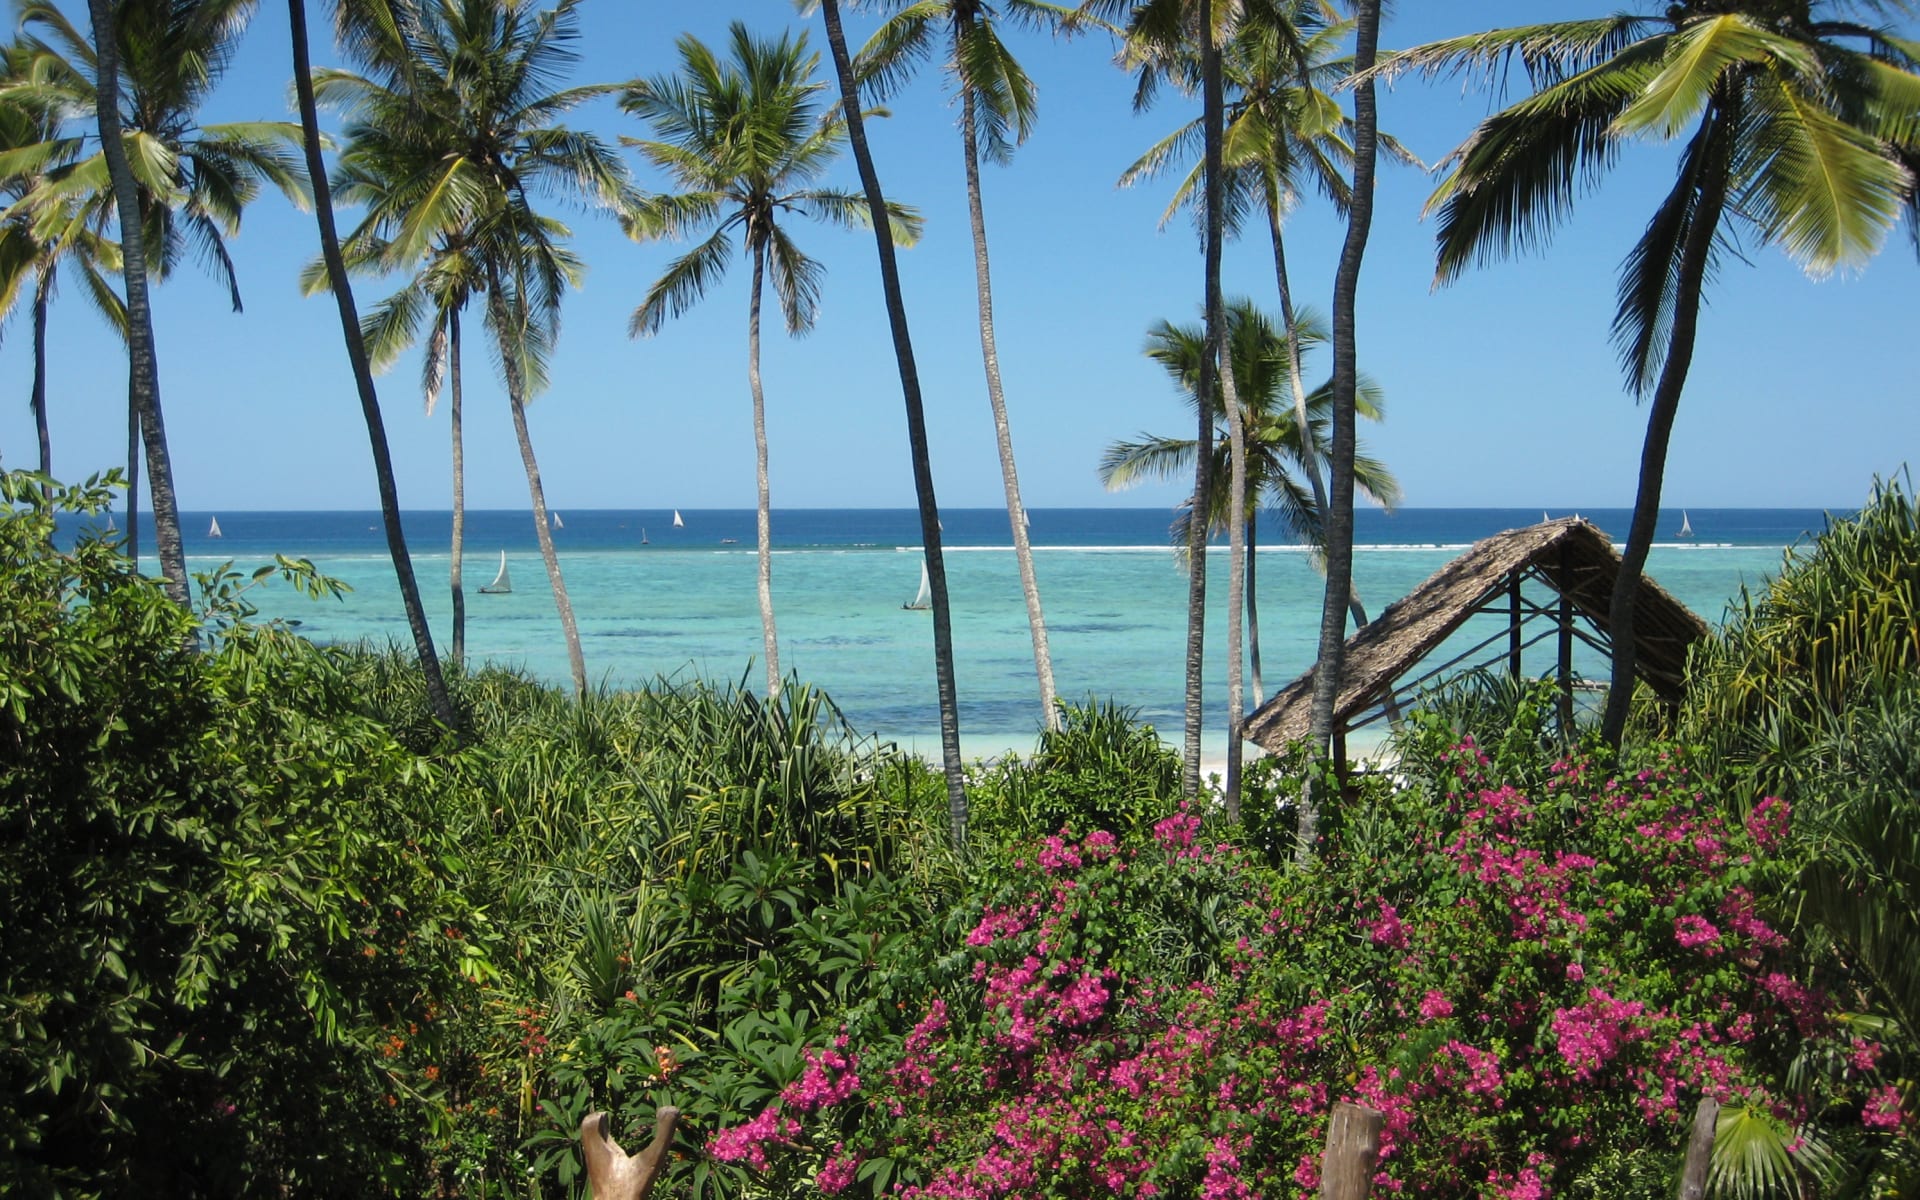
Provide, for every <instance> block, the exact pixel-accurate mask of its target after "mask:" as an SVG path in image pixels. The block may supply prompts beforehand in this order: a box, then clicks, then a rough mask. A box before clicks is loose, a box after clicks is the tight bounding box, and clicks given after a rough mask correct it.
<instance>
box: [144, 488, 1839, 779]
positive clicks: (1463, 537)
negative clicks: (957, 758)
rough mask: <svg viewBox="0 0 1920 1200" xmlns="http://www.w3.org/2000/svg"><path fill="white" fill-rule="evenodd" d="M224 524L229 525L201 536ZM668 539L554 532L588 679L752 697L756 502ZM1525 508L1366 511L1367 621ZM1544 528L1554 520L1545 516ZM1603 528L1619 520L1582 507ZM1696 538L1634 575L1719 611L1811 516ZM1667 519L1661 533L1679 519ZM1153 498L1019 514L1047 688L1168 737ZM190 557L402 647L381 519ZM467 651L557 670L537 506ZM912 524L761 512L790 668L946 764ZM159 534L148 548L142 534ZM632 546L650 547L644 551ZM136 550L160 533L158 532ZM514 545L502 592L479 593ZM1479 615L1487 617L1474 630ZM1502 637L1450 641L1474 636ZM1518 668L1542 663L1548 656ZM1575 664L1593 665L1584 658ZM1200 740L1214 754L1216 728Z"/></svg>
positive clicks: (1013, 586) (997, 742) (1020, 712)
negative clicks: (294, 572) (1026, 527)
mask: <svg viewBox="0 0 1920 1200" xmlns="http://www.w3.org/2000/svg"><path fill="white" fill-rule="evenodd" d="M215 515H217V516H218V518H219V521H220V524H221V527H222V530H223V534H224V536H223V537H221V538H220V539H218V540H215V539H212V538H209V537H208V536H206V531H207V529H208V526H209V524H210V522H211V520H212V518H213V517H214V516H215ZM682 515H683V517H684V520H685V525H684V527H683V528H677V529H676V528H674V527H673V524H672V517H673V514H672V513H671V512H669V511H665V510H660V511H631V512H622V511H593V512H587V511H582V512H567V513H563V514H562V519H563V521H564V523H565V524H564V528H561V529H558V530H556V531H555V539H556V541H557V543H558V546H559V551H560V557H561V565H562V569H563V571H564V572H565V576H566V581H567V587H568V590H569V592H570V594H571V597H572V600H573V606H574V610H575V613H576V615H577V617H578V619H579V624H580V633H581V640H582V643H583V647H584V652H585V655H586V661H587V669H588V672H589V675H590V676H591V677H592V678H593V679H594V680H595V681H596V682H598V683H600V684H602V685H604V686H607V687H631V686H636V685H641V684H645V683H647V682H649V681H651V680H653V679H655V678H658V677H662V676H666V677H672V678H680V679H689V678H709V679H716V680H726V681H738V680H744V681H745V682H746V683H747V685H748V686H749V687H753V688H755V689H757V688H758V687H759V686H760V685H761V681H762V668H761V667H760V666H759V664H758V655H759V652H760V646H761V634H760V624H759V615H758V610H757V608H756V605H755V601H754V566H755V561H754V560H755V555H754V552H753V536H754V534H753V513H752V512H751V511H750V510H740V511H733V510H729V511H698V512H696V511H692V510H689V511H687V512H685V513H684V514H682ZM1539 515H1540V514H1539V512H1538V510H1526V511H1512V510H1494V509H1403V510H1401V511H1400V512H1398V513H1395V514H1392V515H1391V516H1389V515H1387V514H1384V513H1380V512H1374V511H1363V512H1361V513H1359V514H1358V527H1359V528H1358V531H1357V536H1356V543H1357V545H1356V554H1355V566H1354V578H1355V584H1356V587H1357V588H1358V590H1359V592H1360V595H1361V597H1362V599H1363V601H1364V602H1365V603H1366V604H1367V606H1368V608H1369V610H1370V611H1373V612H1377V611H1378V610H1379V609H1380V608H1382V607H1384V606H1385V605H1386V604H1387V603H1389V602H1391V601H1393V600H1395V599H1398V598H1399V597H1401V596H1403V595H1405V594H1406V593H1407V592H1409V591H1410V590H1411V589H1412V588H1414V587H1415V586H1416V585H1418V584H1419V583H1420V582H1421V581H1422V580H1423V579H1425V578H1426V577H1427V576H1428V575H1430V574H1431V573H1432V572H1433V571H1435V570H1436V569H1438V568H1439V567H1440V566H1441V565H1442V564H1444V563H1445V562H1447V561H1448V560H1449V559H1451V558H1452V557H1454V556H1455V555H1457V554H1459V553H1460V552H1461V551H1462V550H1464V549H1465V548H1466V547H1467V546H1468V545H1470V544H1471V543H1472V542H1473V541H1474V540H1476V539H1477V538H1480V537H1484V536H1486V535H1487V534H1490V533H1493V532H1496V531H1498V530H1501V529H1508V528H1513V527H1515V526H1519V525H1524V524H1528V523H1530V522H1532V521H1536V520H1538V519H1539ZM1554 515H1556V516H1558V515H1566V514H1564V513H1555V514H1554ZM1585 515H1586V516H1587V517H1588V519H1590V520H1593V521H1595V522H1596V523H1597V524H1599V525H1600V526H1601V528H1603V529H1606V530H1608V531H1609V532H1611V533H1613V534H1614V536H1615V537H1616V538H1617V537H1619V536H1621V535H1622V533H1623V531H1624V530H1625V528H1626V524H1627V516H1628V514H1627V513H1626V512H1624V511H1598V512H1592V513H1587V514H1585ZM1690 516H1691V520H1692V525H1693V529H1694V531H1695V535H1696V537H1695V539H1694V540H1692V541H1684V542H1681V541H1663V542H1662V543H1661V544H1658V545H1657V546H1656V548H1655V549H1654V551H1653V553H1652V556H1651V558H1650V559H1649V562H1648V571H1649V574H1650V575H1652V576H1653V578H1655V579H1656V580H1657V581H1658V582H1659V583H1660V585H1661V586H1663V587H1665V588H1666V589H1667V590H1668V591H1669V592H1671V593H1673V594H1674V595H1675V596H1676V597H1678V598H1679V599H1680V600H1681V601H1682V602H1683V603H1685V604H1686V605H1688V606H1689V607H1690V608H1692V609H1693V610H1694V611H1695V612H1697V613H1699V614H1700V615H1701V616H1703V617H1705V618H1706V619H1708V620H1709V621H1716V622H1717V621H1718V620H1720V619H1721V617H1722V616H1723V614H1724V609H1725V606H1726V604H1727V603H1728V601H1729V600H1730V599H1731V598H1732V597H1733V596H1734V595H1735V594H1736V593H1737V591H1738V590H1739V588H1740V587H1741V585H1742V584H1743V583H1744V584H1747V585H1749V586H1752V585H1756V584H1758V583H1759V582H1760V581H1761V580H1762V579H1763V577H1764V576H1766V575H1768V574H1771V573H1772V572H1774V571H1776V570H1777V569H1778V567H1779V564H1780V558H1781V551H1782V549H1783V548H1784V547H1786V546H1788V545H1789V544H1791V543H1793V542H1794V541H1796V540H1798V539H1799V538H1800V537H1801V536H1802V534H1803V533H1804V532H1805V531H1808V530H1812V529H1818V528H1819V527H1820V525H1821V522H1822V514H1821V513H1819V512H1817V511H1808V510H1753V509H1745V510H1721V511H1708V510H1696V511H1694V512H1693V513H1691V514H1690ZM1680 520H1681V514H1680V513H1679V512H1677V511H1676V512H1674V513H1672V514H1670V515H1668V516H1664V517H1663V519H1662V521H1661V523H1660V528H1661V529H1663V530H1676V529H1678V527H1679V525H1680ZM942 521H943V524H944V526H945V530H946V533H945V541H946V543H947V545H946V549H947V554H946V564H947V573H948V581H949V589H950V595H951V607H952V614H953V626H954V643H955V651H956V659H957V661H956V667H955V674H956V678H957V681H958V685H959V693H960V702H961V728H962V732H963V738H964V747H965V749H966V752H967V753H968V754H969V755H970V756H977V755H985V754H995V753H1000V752H1003V751H1005V750H1008V749H1012V748H1024V747H1030V746H1031V744H1032V739H1033V736H1034V734H1035V732H1036V730H1037V729H1038V725H1039V700H1038V689H1037V686H1036V684H1035V682H1034V675H1033V660H1032V650H1031V643H1030V641H1029V634H1028V630H1027V621H1026V610H1025V606H1024V604H1023V603H1022V600H1021V596H1020V586H1019V575H1018V572H1017V568H1016V565H1015V562H1014V557H1013V552H1012V549H1011V545H1010V536H1009V531H1008V525H1007V519H1006V514H1005V513H1004V512H1002V511H999V510H991V509H964V510H948V511H946V512H943V513H942ZM1168 522H1169V514H1168V513H1167V512H1166V511H1165V510H1160V509H1086V510H1069V509H1053V510H1048V509H1040V510H1034V511H1033V512H1032V513H1031V514H1030V527H1031V530H1032V537H1033V541H1034V543H1035V547H1036V548H1035V571H1036V573H1037V574H1038V577H1039V582H1040V589H1041V596H1042V601H1043V603H1044V605H1045V608H1046V615H1047V624H1048V632H1049V635H1050V639H1051V647H1052V654H1053V662H1054V672H1055V678H1056V682H1057V686H1058V689H1059V692H1060V694H1061V696H1062V697H1064V698H1068V699H1086V698H1088V697H1098V698H1100V699H1103V700H1104V699H1109V698H1111V699H1114V700H1117V701H1119V702H1120V703H1122V704H1125V705H1128V706H1130V707H1133V708H1135V709H1137V710H1138V711H1139V713H1140V715H1141V716H1142V717H1143V718H1144V719H1145V720H1148V721H1150V722H1152V723H1153V724H1154V725H1155V726H1157V727H1158V728H1159V729H1160V730H1161V731H1162V732H1163V734H1165V735H1167V736H1169V738H1170V739H1177V736H1178V731H1179V729H1180V724H1181V697H1182V661H1183V658H1182V656H1183V653H1184V646H1185V636H1186V615H1185V614H1186V596H1187V591H1186V582H1185V576H1184V573H1183V571H1182V570H1181V568H1180V566H1179V564H1178V562H1177V560H1176V559H1175V556H1174V554H1173V553H1172V551H1171V549H1170V548H1169V546H1168V542H1167V527H1168ZM183 523H184V525H185V527H186V529H187V531H188V556H189V567H190V569H192V570H195V571H204V570H210V569H212V568H214V567H216V566H217V565H219V563H221V562H223V561H226V560H228V559H232V560H234V561H235V562H237V563H238V564H239V565H240V566H241V567H243V568H250V567H252V566H254V565H258V564H260V563H263V562H268V561H271V557H272V555H273V554H275V553H281V554H287V555H291V556H295V557H308V558H311V559H313V561H314V562H315V564H316V565H317V566H318V567H319V568H320V570H321V571H323V572H325V573H326V574H329V575H333V576H336V577H338V578H340V579H343V580H345V581H346V582H347V583H349V584H350V585H351V586H352V588H353V591H352V592H351V593H350V594H349V595H348V596H347V597H346V598H345V599H344V600H343V601H339V602H333V601H326V602H318V603H315V602H309V601H307V600H305V599H304V598H301V597H299V596H296V595H294V594H293V593H292V592H291V590H290V589H287V588H285V587H284V586H282V587H278V588H270V589H267V590H265V591H264V592H261V593H257V594H256V598H257V599H258V600H259V601H260V602H261V605H262V609H263V611H264V613H265V614H266V615H269V616H280V617H287V618H292V619H297V620H299V621H300V622H301V627H302V630H303V632H305V633H306V634H307V635H308V636H310V637H312V638H314V639H316V640H319V641H323V642H355V641H362V640H366V641H372V642H375V643H385V642H389V641H398V642H405V641H406V640H407V638H406V631H405V626H404V623H403V621H402V619H401V615H400V604H399V600H398V593H397V589H396V587H395V584H394V579H393V571H392V566H391V563H390V561H389V559H388V558H387V554H386V546H385V541H384V540H383V538H382V537H381V533H380V530H379V519H378V514H376V513H365V512H334V513H321V512H298V513H268V512H258V513H243V512H223V513H219V514H211V513H193V514H187V515H185V516H184V517H183ZM406 527H407V531H408V538H409V542H410V546H411V549H412V553H413V557H414V563H415V569H416V571H417V572H418V574H419V577H420V581H421V586H422V589H423V592H424V594H425V598H426V603H427V609H428V615H429V618H430V620H431V621H432V623H433V625H434V628H435V630H436V633H437V634H438V636H439V638H440V639H441V642H442V645H443V646H444V643H445V638H446V636H447V629H448V622H449V614H450V611H451V603H450V600H449V595H448V587H447V571H448V561H449V559H448V552H447V546H448V540H449V533H450V529H451V518H450V516H449V514H447V513H444V512H441V513H431V512H420V513H410V514H408V515H407V517H406ZM467 529H468V535H467V537H468V540H467V555H466V580H465V582H466V591H467V613H468V629H467V650H468V654H469V656H470V657H471V658H474V659H491V660H493V661H495V662H500V663H506V664H511V665H514V666H517V667H520V668H522V669H524V670H526V671H529V672H531V673H533V674H534V675H537V676H539V677H541V678H543V679H546V680H550V681H553V682H564V681H565V679H566V678H567V667H566V655H565V651H564V648H563V646H562V643H561V637H560V627H559V621H558V618H557V617H556V616H555V613H554V605H553V598H552V594H551V592H550V591H549V588H548V584H547V579H546V575H545V571H544V569H543V567H542V565H541V562H540V558H539V554H538V550H537V546H536V542H535V538H534V531H533V528H532V519H531V517H530V516H529V515H528V514H526V513H524V512H477V513H470V514H469V515H468V525H467ZM918 529H919V527H918V519H917V516H916V515H915V514H914V513H913V512H912V511H911V510H878V509H853V510H807V511H792V512H779V513H776V514H775V517H774V542H775V558H774V565H773V588H774V602H775V610H776V616H777V618H778V622H779V630H780V643H781V655H782V659H781V663H782V666H783V668H784V669H786V670H788V671H790V672H796V673H797V674H798V675H799V676H800V677H801V678H802V679H805V680H807V681H809V682H811V683H814V684H816V685H819V686H820V687H822V688H823V689H825V690H826V691H827V693H828V694H829V695H831V696H832V697H833V699H834V701H835V702H836V703H837V704H838V705H839V706H840V708H841V709H842V711H843V712H844V713H845V715H846V717H847V719H848V720H849V721H850V722H851V723H852V724H853V726H854V727H855V728H857V729H859V730H862V731H866V732H871V733H875V734H878V735H880V736H882V737H884V738H887V739H891V740H897V741H900V742H902V743H905V744H908V745H910V746H912V747H913V748H915V749H917V750H919V751H921V752H937V747H938V739H937V733H936V731H937V729H938V715H937V707H936V702H935V696H934V683H933V657H932V656H933V647H932V643H933V637H932V622H931V619H930V615H929V614H928V613H926V612H915V611H905V610H903V609H902V607H901V605H902V604H903V602H905V601H906V600H908V599H909V598H910V597H911V596H912V595H913V593H914V591H915V589H916V587H917V585H918V583H919V577H920V559H921V552H920V548H919V534H918ZM149 536H150V535H149ZM643 537H644V538H645V542H644V543H643V542H642V538H643ZM148 545H149V549H150V545H151V543H150V542H149V544H148ZM502 551H504V552H505V553H506V555H507V560H508V564H509V569H510V571H511V575H512V582H513V589H514V590H513V591H512V593H511V594H507V595H481V594H480V592H479V588H480V586H481V585H483V584H485V583H487V582H488V581H489V580H491V579H492V578H493V576H494V573H495V571H496V570H497V568H498V565H499V557H500V553H501V552H502ZM1208 557H1209V560H1210V579H1211V581H1212V593H1211V594H1212V597H1213V603H1212V609H1213V621H1212V624H1211V626H1210V628H1209V631H1208V638H1209V646H1210V648H1212V650H1213V653H1212V655H1211V661H1210V665H1209V675H1208V680H1207V684H1208V693H1207V698H1208V704H1209V708H1210V719H1209V727H1210V728H1215V729H1219V728H1222V727H1223V726H1224V720H1225V706H1226V695H1225V692H1226V688H1225V669H1224V663H1223V662H1222V661H1221V657H1220V650H1219V648H1220V647H1221V646H1223V644H1224V637H1225V630H1224V625H1225V621H1224V612H1225V609H1224V597H1225V593H1226V561H1225V552H1224V548H1223V547H1216V548H1215V550H1214V552H1213V553H1211V554H1210V555H1209V556H1208ZM1257 586H1258V593H1257V594H1258V612H1259V628H1260V649H1261V659H1262V661H1261V666H1262V674H1263V677H1264V679H1263V681H1264V684H1265V687H1266V690H1267V692H1268V693H1269V694H1271V693H1272V692H1273V691H1274V690H1276V689H1277V688H1278V687H1281V686H1284V685H1285V684H1286V683H1287V682H1288V681H1289V680H1291V679H1293V678H1294V677H1296V676H1297V675H1299V674H1300V673H1301V672H1302V671H1303V670H1305V669H1306V668H1307V666H1308V665H1309V664H1310V663H1311V662H1312V659H1313V654H1314V647H1315V644H1316V639H1317V629H1318V621H1319V613H1320V597H1321V589H1322V583H1321V578H1320V576H1319V575H1318V574H1317V573H1316V572H1315V570H1314V568H1313V566H1312V563H1311V561H1310V560H1309V558H1308V556H1307V555H1306V554H1305V553H1303V552H1302V551H1301V549H1300V548H1299V547H1297V546H1290V545H1274V546H1262V547H1261V549H1260V552H1259V555H1258V566H1257ZM1481 620H1491V618H1481ZM1494 628H1495V627H1494V626H1487V627H1486V628H1485V629H1482V630H1481V631H1480V633H1478V634H1475V633H1473V632H1471V630H1472V629H1473V626H1469V631H1468V632H1467V633H1465V634H1464V635H1463V636H1464V637H1465V638H1466V639H1467V640H1469V641H1470V640H1474V639H1475V638H1477V637H1479V636H1485V635H1486V634H1487V633H1489V632H1491V631H1492V630H1493V629H1494ZM1537 649H1538V656H1537V658H1536V656H1535V654H1534V652H1531V651H1530V652H1529V656H1528V659H1527V662H1526V669H1527V670H1528V671H1529V672H1530V673H1540V672H1544V671H1547V670H1549V669H1550V668H1551V666H1552V662H1551V655H1552V647H1551V644H1550V643H1549V644H1546V645H1542V646H1540V647H1538V648H1537ZM1582 655H1583V657H1582V659H1581V661H1580V663H1579V669H1580V670H1581V671H1582V673H1584V674H1588V675H1593V676H1598V675H1603V674H1604V669H1603V666H1602V664H1601V663H1600V662H1599V659H1598V656H1597V655H1595V654H1593V653H1592V652H1591V651H1587V650H1585V649H1584V648H1583V650H1582ZM1211 749H1212V750H1213V751H1215V752H1217V751H1218V750H1219V743H1218V740H1217V739H1214V744H1213V745H1212V747H1211Z"/></svg>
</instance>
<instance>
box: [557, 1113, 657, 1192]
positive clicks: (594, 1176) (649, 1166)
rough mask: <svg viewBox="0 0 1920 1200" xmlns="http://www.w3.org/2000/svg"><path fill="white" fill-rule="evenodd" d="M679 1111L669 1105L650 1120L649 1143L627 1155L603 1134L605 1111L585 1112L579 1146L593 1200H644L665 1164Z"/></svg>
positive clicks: (604, 1130)
mask: <svg viewBox="0 0 1920 1200" xmlns="http://www.w3.org/2000/svg"><path fill="white" fill-rule="evenodd" d="M679 1121H680V1110H679V1109H677V1108H673V1107H671V1106H669V1107H667V1108H663V1109H661V1110H660V1112H659V1113H658V1115H656V1116H655V1117H654V1119H653V1142H652V1143H651V1144H650V1145H648V1146H647V1148H646V1149H645V1150H642V1151H641V1152H640V1153H638V1154H636V1155H633V1156H632V1157H628V1155H627V1152H626V1151H624V1150H622V1149H621V1148H620V1144H619V1143H618V1142H616V1141H614V1140H613V1138H612V1137H611V1136H609V1135H608V1133H607V1114H605V1113H589V1114H587V1119H586V1120H584V1121H582V1122H580V1149H581V1152H582V1153H583V1154H584V1155H585V1156H586V1159H587V1190H588V1192H590V1193H591V1194H592V1196H593V1200H647V1193H649V1192H651V1191H652V1190H653V1184H654V1181H655V1180H656V1179H658V1178H659V1177H660V1171H661V1168H663V1167H665V1166H666V1163H667V1151H668V1150H669V1149H670V1148H671V1147H672V1146H673V1128H674V1126H675V1125H676V1124H678V1123H679Z"/></svg>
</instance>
